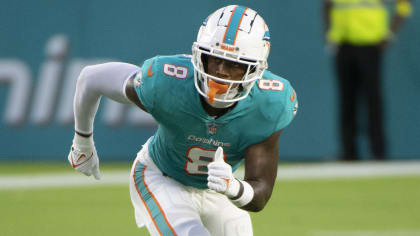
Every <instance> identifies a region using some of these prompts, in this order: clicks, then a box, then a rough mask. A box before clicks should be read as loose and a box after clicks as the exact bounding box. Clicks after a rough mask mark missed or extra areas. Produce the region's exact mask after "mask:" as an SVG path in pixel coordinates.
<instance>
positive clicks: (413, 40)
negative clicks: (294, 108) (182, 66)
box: [0, 0, 420, 236]
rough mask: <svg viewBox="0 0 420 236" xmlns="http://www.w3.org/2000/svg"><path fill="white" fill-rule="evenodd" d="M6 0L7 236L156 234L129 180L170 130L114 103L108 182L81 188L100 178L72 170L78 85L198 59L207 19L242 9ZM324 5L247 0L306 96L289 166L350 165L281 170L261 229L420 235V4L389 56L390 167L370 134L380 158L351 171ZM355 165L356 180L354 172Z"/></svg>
mask: <svg viewBox="0 0 420 236" xmlns="http://www.w3.org/2000/svg"><path fill="white" fill-rule="evenodd" d="M0 3H1V7H0V150H1V154H0V212H1V214H0V235H76V234H77V235H115V234H117V233H120V234H124V235H128V234H132V235H134V234H137V235H142V233H143V234H144V235H146V232H145V231H144V230H143V231H140V232H138V230H137V229H136V228H135V224H134V218H133V213H132V209H131V203H130V199H129V194H128V180H127V183H125V182H124V178H125V177H124V176H126V174H127V172H128V170H129V168H130V162H131V161H133V160H134V158H135V154H136V152H137V151H138V149H139V148H140V147H141V145H142V144H143V143H144V142H145V141H146V139H147V138H148V137H149V136H151V135H152V134H153V132H154V130H155V129H156V124H155V123H154V122H153V120H152V119H151V118H150V117H149V116H148V115H147V114H145V113H143V112H141V111H139V110H138V109H135V108H130V107H126V106H122V105H119V104H116V103H113V102H111V101H109V100H106V99H103V100H102V102H101V107H100V110H99V113H98V115H97V117H96V121H95V140H96V146H97V149H98V153H99V156H100V158H101V161H102V163H103V165H102V166H103V168H102V169H103V175H104V180H103V181H104V183H103V184H97V183H91V182H89V181H90V180H89V181H88V184H87V185H81V184H80V183H81V182H82V183H83V181H84V180H85V179H86V178H85V179H83V178H82V176H79V174H76V173H74V171H73V170H72V169H71V168H70V166H68V165H67V153H68V150H69V148H70V144H71V140H72V137H73V111H72V100H73V95H74V82H75V80H76V78H77V75H78V74H79V72H80V70H81V69H82V68H83V66H85V65H89V64H95V63H100V62H106V61H115V60H116V61H124V62H129V63H133V64H138V65H140V64H141V63H142V61H143V60H144V59H147V58H149V57H152V56H155V55H158V54H159V55H168V54H177V53H186V54H189V53H190V52H191V46H192V42H193V41H194V40H195V37H196V34H197V31H198V28H199V26H200V25H201V23H202V21H203V20H204V18H205V17H206V16H207V15H208V14H209V13H210V12H211V11H213V10H215V9H217V8H219V7H221V6H224V5H227V4H234V2H232V1H220V0H213V1H200V3H198V2H197V1H163V2H162V1H133V0H123V1H110V0H102V1H99V0H85V1H81V0H74V1H64V0H55V1H52V0H43V1H29V0H22V1H12V0H0ZM235 3H236V2H235ZM321 3H322V1H321V0H318V1H305V2H304V3H303V2H302V1H291V0H282V1H270V0H260V1H251V0H246V1H241V2H240V4H242V5H246V6H249V7H251V8H253V9H255V10H257V11H258V12H259V13H260V14H261V15H262V16H263V17H264V19H265V20H266V22H267V24H268V26H269V27H270V34H271V38H272V42H271V53H270V57H269V66H270V70H271V71H273V72H274V73H276V74H279V75H281V76H283V77H285V78H286V79H288V80H289V81H291V82H292V84H293V86H294V88H295V89H296V91H297V94H298V97H299V106H300V110H299V112H298V115H297V117H296V119H295V121H294V122H292V124H291V125H290V126H289V127H288V128H287V130H286V131H285V132H284V134H283V135H282V138H281V142H280V156H279V160H280V161H282V163H288V164H286V165H284V166H281V168H280V170H284V171H285V172H288V171H289V172H291V173H295V171H296V172H297V173H300V172H299V170H298V169H299V168H300V167H302V168H306V169H304V170H303V171H304V172H306V171H309V170H311V168H315V167H316V168H317V170H318V171H321V173H324V175H325V174H326V173H329V171H331V170H339V171H338V172H337V173H338V174H337V173H336V174H331V175H329V176H324V178H314V176H316V174H314V175H306V176H300V175H299V174H291V176H292V177H287V175H284V176H282V175H280V179H279V181H278V182H277V185H276V189H275V192H274V194H273V197H272V200H271V201H270V204H269V205H268V206H267V207H266V209H265V210H264V211H263V212H261V213H259V214H253V221H254V228H255V233H256V235H312V236H321V235H327V236H328V235H348V236H350V235H351V236H355V235H360V236H365V235H375V236H376V235H381V236H382V235H404V236H405V235H420V224H419V222H420V213H419V212H420V171H419V169H420V167H419V165H420V164H419V163H420V162H419V161H418V160H420V145H419V144H420V95H419V91H420V79H419V76H420V60H419V59H418V56H419V55H420V27H419V23H420V14H418V11H420V10H419V9H420V2H419V1H414V2H413V9H414V15H413V16H412V17H411V18H410V19H409V20H408V21H407V22H406V24H405V25H404V27H403V29H402V30H401V32H400V33H399V34H398V37H397V40H396V41H395V42H394V43H393V45H392V46H391V47H390V49H389V50H388V51H387V55H386V57H385V66H384V69H385V71H384V75H385V76H384V94H385V104H384V105H385V112H386V113H385V115H386V117H385V118H386V123H385V124H386V133H387V136H388V150H389V155H388V159H389V161H386V162H385V165H382V164H383V163H373V164H372V163H370V162H368V160H369V159H370V157H369V152H368V144H367V138H366V137H365V136H364V135H361V136H360V137H359V140H360V144H361V146H362V153H363V155H362V156H363V158H364V159H365V160H366V161H364V162H361V163H352V164H341V163H338V165H337V166H336V165H335V164H336V162H337V155H338V154H339V147H338V123H337V117H336V113H337V102H336V98H337V94H336V92H337V91H336V84H335V80H334V78H333V74H332V67H331V62H332V60H331V56H330V55H328V53H327V52H326V50H325V42H324V37H323V30H322V17H321V7H322V4H321ZM365 124H366V122H363V121H362V122H361V126H360V127H359V128H360V129H361V130H362V131H365V130H366V129H367V128H366V125H365ZM362 133H367V132H362ZM314 163H315V164H314ZM297 166H298V167H299V168H298V169H294V168H297ZM326 167H328V168H327V169H324V168H326ZM347 167H349V168H350V172H351V173H356V174H348V175H344V176H343V175H341V176H340V173H343V172H340V170H343V171H344V172H346V171H349V169H346V168H347ZM308 168H309V169H308ZM381 170H389V171H381ZM280 173H281V172H280ZM280 173H279V174H280ZM346 173H347V172H346ZM357 173H359V174H357ZM360 173H362V174H360ZM107 174H108V177H107ZM327 175H328V174H327ZM353 175H356V176H357V178H353V177H351V176H353ZM337 176H338V177H337ZM78 178H82V179H78ZM54 179H57V180H58V181H63V182H62V184H61V185H60V184H58V185H57V184H51V181H49V180H54ZM113 180H114V181H113ZM37 181H38V182H37ZM42 181H44V182H42ZM67 182H68V183H70V184H65V183H67ZM71 183H73V184H71ZM60 186H61V187H60ZM137 232H138V233H137Z"/></svg>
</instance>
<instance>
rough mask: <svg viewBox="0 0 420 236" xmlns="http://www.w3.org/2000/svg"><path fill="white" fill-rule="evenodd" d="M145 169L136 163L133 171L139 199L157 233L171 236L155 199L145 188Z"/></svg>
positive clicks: (169, 228) (171, 233) (170, 231)
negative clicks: (145, 207)
mask: <svg viewBox="0 0 420 236" xmlns="http://www.w3.org/2000/svg"><path fill="white" fill-rule="evenodd" d="M146 168H147V167H146V166H145V165H143V164H141V163H140V162H138V163H137V166H136V169H135V173H134V176H135V179H136V185H137V189H138V191H139V193H140V195H141V198H142V199H143V201H144V202H145V203H146V206H147V208H149V212H150V214H151V215H152V218H153V221H154V224H155V225H156V227H157V228H158V229H159V231H160V232H161V233H162V235H164V236H167V235H168V236H171V235H174V234H173V232H172V230H171V227H170V226H169V225H168V223H167V222H166V220H165V217H164V215H163V214H164V213H163V212H162V211H161V209H160V207H159V205H158V203H157V202H156V199H155V198H154V197H153V195H152V193H151V192H149V189H148V187H146V186H147V183H145V180H144V175H143V174H144V170H145V169H146Z"/></svg>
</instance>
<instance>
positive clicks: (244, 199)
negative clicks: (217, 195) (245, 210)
mask: <svg viewBox="0 0 420 236" xmlns="http://www.w3.org/2000/svg"><path fill="white" fill-rule="evenodd" d="M237 180H238V179H237ZM238 182H239V185H240V186H239V192H238V195H237V196H235V197H233V198H229V200H230V201H231V202H232V203H233V204H234V205H235V206H237V207H243V206H245V205H247V204H248V203H250V202H251V201H252V199H253V198H254V189H253V188H252V186H251V185H250V184H249V183H248V182H246V181H242V180H238Z"/></svg>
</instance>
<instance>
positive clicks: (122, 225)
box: [0, 163, 420, 236]
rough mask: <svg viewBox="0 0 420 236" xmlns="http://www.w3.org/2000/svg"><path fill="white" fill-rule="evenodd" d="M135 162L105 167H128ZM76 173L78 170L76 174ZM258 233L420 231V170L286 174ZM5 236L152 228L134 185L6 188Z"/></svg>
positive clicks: (256, 222) (30, 168)
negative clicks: (136, 209)
mask: <svg viewBox="0 0 420 236" xmlns="http://www.w3.org/2000/svg"><path fill="white" fill-rule="evenodd" d="M128 169H129V165H128V164H124V163H123V164H113V165H104V166H103V167H102V170H103V172H104V174H106V171H107V170H128ZM45 172H50V173H55V172H58V173H67V172H68V173H73V172H74V171H73V170H71V168H68V167H67V166H63V165H62V164H36V165H34V164H23V165H21V164H7V165H5V164H0V176H10V175H13V176H14V175H19V174H22V173H25V174H28V173H35V174H38V173H45ZM75 174H76V173H75ZM252 220H253V227H254V235H286V236H293V235H302V236H324V235H325V236H332V235H337V236H341V235H344V236H355V235H359V236H367V235H369V236H372V235H374V236H377V235H378V236H379V235H384V236H385V235H386V236H391V235H396V236H409V235H410V236H411V235H420V176H406V177H382V178H353V179H350V178H348V179H324V180H319V179H318V180H280V181H277V183H276V186H275V190H274V193H273V195H272V197H271V200H270V202H269V204H268V205H267V206H266V208H265V209H264V210H263V211H262V212H259V213H256V214H252ZM0 235H2V236H15V235H16V236H17V235H19V236H20V235H25V236H26V235H33V236H38V235H39V236H41V235H42V236H49V235H60V236H66V235H69V236H74V235H80V236H82V235H92V236H94V235H97V236H106V235H112V236H114V235H148V233H147V231H146V230H145V229H141V230H139V229H138V228H136V225H135V221H134V214H133V210H132V206H131V202H130V196H129V190H128V184H127V185H117V186H85V187H61V188H45V189H44V188H40V189H0Z"/></svg>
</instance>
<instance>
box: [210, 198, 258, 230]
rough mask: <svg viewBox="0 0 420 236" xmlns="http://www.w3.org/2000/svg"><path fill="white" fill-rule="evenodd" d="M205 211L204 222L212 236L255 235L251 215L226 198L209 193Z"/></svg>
mask: <svg viewBox="0 0 420 236" xmlns="http://www.w3.org/2000/svg"><path fill="white" fill-rule="evenodd" d="M203 209H204V210H205V212H206V213H205V214H204V215H203V216H202V220H203V223H204V225H205V226H206V228H207V229H208V230H209V231H210V234H211V235H220V236H249V235H253V233H252V223H251V217H250V216H249V213H248V212H247V211H244V210H242V209H240V208H238V207H236V206H235V205H233V204H232V203H231V202H230V201H229V199H228V198H227V197H226V196H224V195H222V194H219V193H215V192H208V193H207V195H206V201H205V202H204V204H203Z"/></svg>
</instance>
